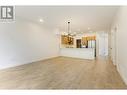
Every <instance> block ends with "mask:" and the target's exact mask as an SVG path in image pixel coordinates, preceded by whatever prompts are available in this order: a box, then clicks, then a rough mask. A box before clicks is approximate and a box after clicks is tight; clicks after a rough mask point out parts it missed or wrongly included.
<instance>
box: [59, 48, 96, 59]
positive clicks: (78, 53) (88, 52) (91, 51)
mask: <svg viewBox="0 0 127 95" xmlns="http://www.w3.org/2000/svg"><path fill="white" fill-rule="evenodd" d="M60 55H61V56H66V57H74V58H82V59H95V48H61V49H60Z"/></svg>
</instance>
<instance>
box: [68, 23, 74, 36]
mask: <svg viewBox="0 0 127 95" xmlns="http://www.w3.org/2000/svg"><path fill="white" fill-rule="evenodd" d="M70 23H71V22H68V30H67V35H68V37H73V36H75V35H74V34H72V33H71V27H70Z"/></svg>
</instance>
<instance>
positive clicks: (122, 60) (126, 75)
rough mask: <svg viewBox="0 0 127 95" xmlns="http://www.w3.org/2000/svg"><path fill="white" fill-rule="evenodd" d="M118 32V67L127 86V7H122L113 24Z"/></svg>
mask: <svg viewBox="0 0 127 95" xmlns="http://www.w3.org/2000/svg"><path fill="white" fill-rule="evenodd" d="M114 27H117V32H116V52H117V53H116V65H117V68H118V71H119V72H120V74H121V76H122V77H123V79H124V81H125V82H126V84H127V7H121V8H120V9H119V11H118V13H117V15H116V18H115V20H114V22H113V25H112V29H113V28H114Z"/></svg>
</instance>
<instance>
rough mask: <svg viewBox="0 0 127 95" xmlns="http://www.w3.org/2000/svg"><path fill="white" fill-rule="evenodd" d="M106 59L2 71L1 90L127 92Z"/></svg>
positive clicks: (71, 60) (58, 60) (38, 64)
mask: <svg viewBox="0 0 127 95" xmlns="http://www.w3.org/2000/svg"><path fill="white" fill-rule="evenodd" d="M125 88H127V86H126V85H125V84H124V82H123V80H122V79H121V77H120V75H119V73H118V72H117V70H116V67H115V66H114V65H113V64H112V63H111V62H110V61H109V60H105V59H99V60H93V61H91V60H83V59H76V58H68V57H57V58H53V59H49V60H45V61H39V62H34V63H31V64H26V65H22V66H17V67H14V68H10V69H5V70H1V71H0V89H125Z"/></svg>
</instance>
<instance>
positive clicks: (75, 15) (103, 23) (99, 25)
mask: <svg viewBox="0 0 127 95" xmlns="http://www.w3.org/2000/svg"><path fill="white" fill-rule="evenodd" d="M118 8H119V7H116V6H16V16H17V17H22V18H25V19H29V20H32V21H34V22H37V23H38V22H39V19H40V18H42V19H43V20H44V22H43V24H42V25H46V26H48V27H51V28H54V29H55V28H59V29H60V30H61V31H66V30H67V22H68V21H70V22H71V29H72V31H75V32H77V31H82V32H87V31H88V27H90V29H91V30H92V31H103V30H107V29H109V28H110V25H111V23H112V20H113V17H114V15H115V13H116V11H117V9H118Z"/></svg>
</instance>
